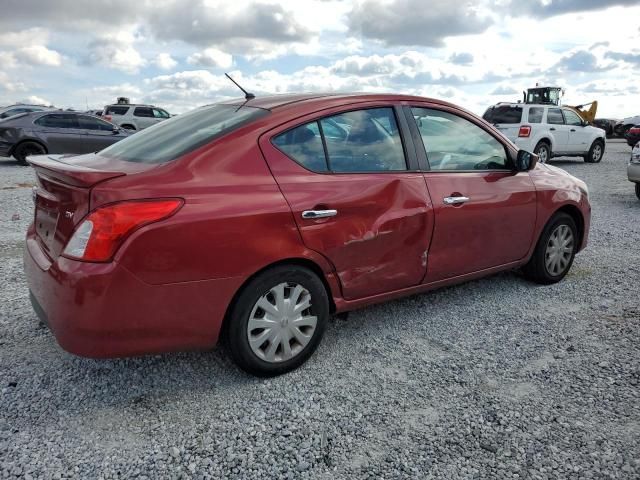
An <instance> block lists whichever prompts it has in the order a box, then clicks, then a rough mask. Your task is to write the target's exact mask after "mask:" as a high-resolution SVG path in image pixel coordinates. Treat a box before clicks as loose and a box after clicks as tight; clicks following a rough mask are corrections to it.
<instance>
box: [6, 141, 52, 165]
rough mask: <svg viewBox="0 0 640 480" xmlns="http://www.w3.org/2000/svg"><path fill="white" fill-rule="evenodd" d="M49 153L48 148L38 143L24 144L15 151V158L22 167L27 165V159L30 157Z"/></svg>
mask: <svg viewBox="0 0 640 480" xmlns="http://www.w3.org/2000/svg"><path fill="white" fill-rule="evenodd" d="M45 153H47V150H46V148H44V146H42V145H40V144H39V143H37V142H22V143H21V144H19V145H18V146H17V147H16V148H15V150H14V151H13V156H14V157H15V159H16V160H17V161H18V164H20V165H27V157H28V156H29V155H44V154H45Z"/></svg>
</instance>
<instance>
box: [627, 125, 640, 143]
mask: <svg viewBox="0 0 640 480" xmlns="http://www.w3.org/2000/svg"><path fill="white" fill-rule="evenodd" d="M624 137H625V138H626V139H627V145H629V146H630V147H633V146H634V145H635V144H636V143H638V142H640V125H634V126H633V127H631V128H630V129H629V130H627V133H625V135H624Z"/></svg>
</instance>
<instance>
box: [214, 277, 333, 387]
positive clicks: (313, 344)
mask: <svg viewBox="0 0 640 480" xmlns="http://www.w3.org/2000/svg"><path fill="white" fill-rule="evenodd" d="M282 283H287V284H297V285H300V286H302V287H303V288H304V289H306V291H307V293H308V294H309V295H310V302H311V306H310V307H309V310H305V311H308V312H309V313H308V314H309V315H313V316H315V317H316V318H317V323H316V325H315V329H314V330H313V332H312V334H311V335H312V336H311V339H310V340H309V341H308V343H307V344H306V346H304V347H302V348H301V350H300V351H299V352H298V353H297V354H295V356H293V357H292V358H289V359H287V360H281V361H277V362H269V361H266V360H265V359H264V358H260V357H259V356H258V354H257V353H255V352H254V351H253V350H252V348H251V346H250V344H249V338H248V329H249V320H250V317H251V315H252V314H253V313H254V307H255V308H259V307H257V306H256V303H257V302H258V300H260V298H261V297H262V296H264V295H268V294H269V292H270V291H272V289H273V288H275V287H276V286H277V285H280V284H282ZM290 292H291V290H289V294H291V293H290ZM258 311H259V310H258ZM329 314H330V309H329V299H328V296H327V291H326V289H325V287H324V284H323V283H322V280H320V279H319V278H318V276H317V275H316V274H315V273H313V272H312V271H311V270H309V269H307V268H304V267H301V266H297V265H284V266H280V267H274V268H272V269H269V270H266V271H264V272H262V273H261V274H259V275H258V276H257V277H255V278H254V279H253V280H251V281H250V282H249V283H248V284H247V285H246V286H245V287H244V288H243V289H242V291H241V292H240V295H238V297H237V299H236V301H235V303H234V305H233V307H232V309H231V311H230V315H229V318H228V323H227V328H226V332H224V334H225V337H226V338H225V340H226V342H225V343H226V345H227V348H228V350H229V352H230V354H231V357H232V358H233V360H234V361H235V363H236V364H237V365H238V366H239V367H240V368H241V369H242V370H244V371H245V372H247V373H250V374H252V375H256V376H260V377H271V376H276V375H281V374H283V373H287V372H290V371H291V370H294V369H296V368H298V367H299V366H300V365H302V364H303V363H304V362H305V361H306V360H307V359H308V358H309V357H310V356H311V355H312V354H313V352H314V351H315V350H316V348H317V347H318V345H319V344H320V340H321V339H322V336H323V334H324V331H325V329H326V326H327V322H328V320H329ZM265 316H266V314H265ZM287 321H288V320H287ZM291 323H293V322H291ZM283 328H284V327H283ZM265 330H266V329H265ZM290 341H294V345H295V339H294V338H291V339H290V340H289V342H290ZM264 342H265V343H263V345H268V346H270V345H271V341H270V340H269V339H267V340H265V341H264ZM267 342H268V343H267ZM289 342H288V343H289ZM274 343H275V342H274ZM268 346H267V347H266V348H265V349H266V350H268ZM289 348H291V347H289ZM278 349H279V351H280V352H282V350H281V347H278Z"/></svg>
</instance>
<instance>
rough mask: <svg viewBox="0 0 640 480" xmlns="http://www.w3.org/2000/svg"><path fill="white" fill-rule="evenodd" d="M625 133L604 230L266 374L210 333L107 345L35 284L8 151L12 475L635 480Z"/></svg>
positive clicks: (598, 203) (600, 175)
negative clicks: (570, 255)
mask: <svg viewBox="0 0 640 480" xmlns="http://www.w3.org/2000/svg"><path fill="white" fill-rule="evenodd" d="M629 151H630V149H629V148H628V147H627V146H626V145H625V144H623V143H620V142H616V143H614V142H610V143H609V145H608V152H607V154H606V157H605V158H604V160H603V162H602V163H601V164H597V165H590V164H585V163H583V162H582V161H581V160H577V159H567V160H556V161H554V162H553V163H554V164H555V165H558V166H560V167H562V168H565V169H567V170H568V171H569V172H571V173H572V174H574V175H576V176H578V177H580V178H582V179H584V180H586V182H587V183H588V185H589V187H590V190H591V198H592V203H593V223H592V228H591V236H590V246H589V248H588V249H587V250H586V251H585V252H583V253H581V254H580V255H579V256H578V257H577V259H576V261H575V264H574V266H573V269H572V271H571V273H570V274H569V276H568V277H567V278H566V279H565V281H564V282H562V283H560V284H558V285H555V286H550V287H540V286H535V285H532V284H530V283H527V282H526V281H525V280H524V279H522V278H521V277H520V276H518V275H517V274H516V273H505V274H500V275H496V276H493V277H491V278H487V279H484V280H480V281H474V282H470V283H467V284H465V285H460V286H456V287H452V288H445V289H442V290H438V291H435V292H431V293H428V294H424V295H419V296H414V297H411V298H408V299H404V300H399V301H395V302H391V303H387V304H385V305H380V306H376V307H371V308H367V309H365V310H362V311H358V312H355V313H352V314H351V315H350V316H349V318H348V320H334V321H332V323H331V325H330V326H329V328H328V331H327V334H326V336H325V339H324V341H323V343H322V345H321V347H320V348H319V349H318V351H317V352H316V354H315V355H314V356H313V357H312V358H311V360H310V361H309V362H308V363H307V364H306V365H304V366H303V367H302V368H300V369H299V370H297V371H295V372H293V373H291V374H288V375H285V376H282V377H279V378H275V379H270V380H261V379H256V378H252V377H249V376H247V375H245V374H243V373H242V372H240V371H239V370H238V369H237V368H235V367H234V366H233V365H232V364H231V363H230V361H229V359H228V357H227V356H226V355H225V354H224V352H221V351H220V350H216V351H213V352H203V353H183V354H172V355H162V356H152V357H145V358H136V359H128V360H114V361H104V360H102V361H93V360H87V359H82V358H76V357H73V356H71V355H69V354H67V353H65V352H64V351H62V350H61V349H60V348H59V347H58V346H57V344H56V343H55V341H54V339H53V337H52V336H51V334H50V333H49V332H48V331H47V329H46V328H45V327H43V326H42V325H40V324H39V323H38V320H37V319H36V317H35V314H34V313H33V312H32V310H31V307H30V305H29V302H28V300H27V292H26V286H25V283H24V280H23V274H22V266H21V250H22V245H21V240H22V236H23V232H24V231H25V229H26V227H27V224H28V223H29V221H30V216H31V214H32V204H31V200H30V188H29V186H30V183H31V182H33V173H32V171H31V170H30V169H29V168H24V167H19V166H17V165H15V164H14V163H13V162H11V161H2V162H0V205H1V207H0V259H1V261H0V279H1V280H2V281H1V282H0V299H1V300H2V302H1V305H0V478H12V477H20V478H105V479H110V478H133V477H140V478H145V477H146V478H261V479H262V478H296V479H298V478H302V479H304V478H309V479H310V478H323V479H333V478H344V479H347V478H349V479H351V478H443V479H457V478H491V479H494V478H531V479H544V478H549V479H556V478H568V479H574V478H575V479H582V478H585V479H587V478H640V402H639V399H640V355H639V349H640V347H639V344H640V305H639V303H638V287H639V285H640V282H639V280H640V273H639V272H640V252H639V249H638V239H640V221H639V220H640V201H638V200H637V199H636V197H635V195H634V192H633V188H632V187H633V186H632V184H631V183H629V182H628V181H627V180H626V162H627V160H628V158H629Z"/></svg>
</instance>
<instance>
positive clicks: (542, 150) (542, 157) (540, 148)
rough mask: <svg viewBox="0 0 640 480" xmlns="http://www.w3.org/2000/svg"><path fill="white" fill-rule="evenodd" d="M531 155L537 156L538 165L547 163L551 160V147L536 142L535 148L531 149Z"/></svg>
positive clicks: (544, 143)
mask: <svg viewBox="0 0 640 480" xmlns="http://www.w3.org/2000/svg"><path fill="white" fill-rule="evenodd" d="M533 153H535V154H536V155H538V161H539V162H540V163H547V162H548V161H549V160H550V159H551V147H550V146H549V144H548V143H546V142H538V145H536V148H534V149H533Z"/></svg>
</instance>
